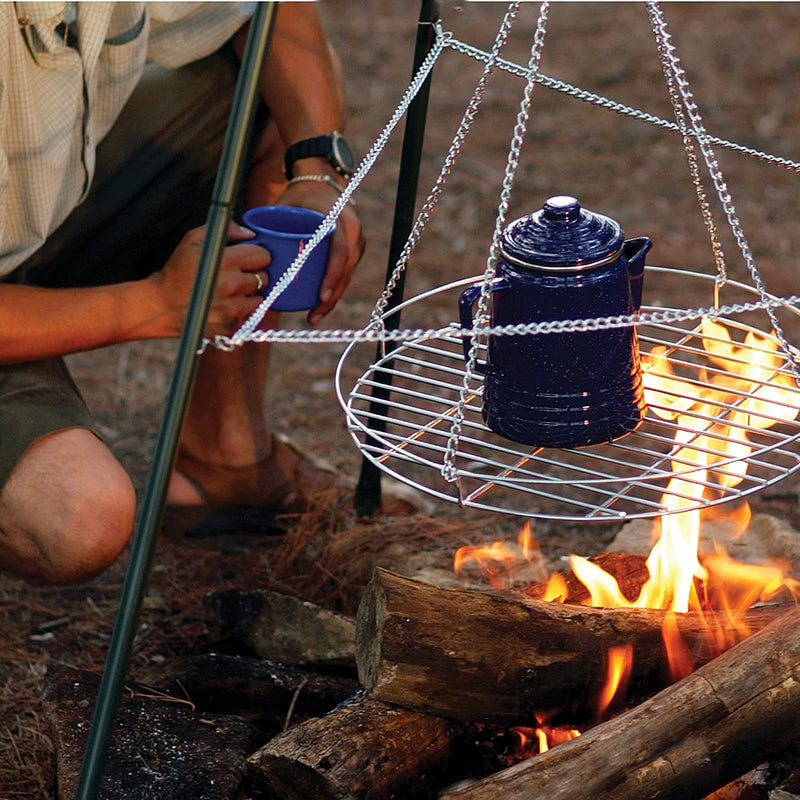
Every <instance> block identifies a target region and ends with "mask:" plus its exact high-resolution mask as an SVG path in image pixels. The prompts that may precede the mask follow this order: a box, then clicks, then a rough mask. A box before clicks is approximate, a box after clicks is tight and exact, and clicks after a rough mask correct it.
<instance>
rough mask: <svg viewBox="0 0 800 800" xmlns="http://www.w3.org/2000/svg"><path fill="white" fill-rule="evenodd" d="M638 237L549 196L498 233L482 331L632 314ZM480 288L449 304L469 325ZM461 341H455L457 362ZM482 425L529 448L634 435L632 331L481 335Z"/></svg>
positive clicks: (642, 243) (636, 387)
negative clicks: (483, 341) (454, 304)
mask: <svg viewBox="0 0 800 800" xmlns="http://www.w3.org/2000/svg"><path fill="white" fill-rule="evenodd" d="M651 246H652V242H651V241H650V240H649V239H648V238H646V237H639V238H636V239H628V240H626V239H625V236H624V234H623V232H622V229H621V228H620V226H619V224H618V223H617V222H615V221H614V220H612V219H610V218H609V217H606V216H603V215H602V214H596V213H593V212H591V211H587V210H586V209H583V208H581V206H580V204H579V203H578V201H577V200H576V199H575V198H574V197H567V196H558V197H551V198H550V199H549V200H548V201H547V202H546V203H545V204H544V207H543V208H542V209H541V210H540V211H537V212H536V213H534V214H531V215H529V216H526V217H522V218H520V219H517V220H515V221H514V222H512V223H510V224H509V225H508V226H507V227H506V229H505V230H504V232H503V235H502V237H501V242H500V257H499V259H498V263H497V270H496V275H495V278H494V280H493V281H492V283H491V285H490V287H489V289H490V291H491V304H490V309H489V311H490V317H491V320H490V324H491V325H492V326H503V325H517V324H521V323H522V324H527V323H536V322H549V321H553V320H583V319H592V318H599V317H608V316H615V315H625V314H632V313H635V312H637V311H638V310H639V308H640V305H641V300H642V280H643V276H644V266H645V255H646V254H647V252H648V251H649V250H650V247H651ZM480 293H481V286H480V284H475V285H473V286H470V287H469V288H468V289H466V291H464V292H463V293H462V294H461V297H460V300H459V311H460V321H461V326H462V328H472V327H473V306H474V304H475V302H476V300H477V299H478V297H479V296H480ZM469 345H470V341H469V338H468V337H467V338H465V339H464V351H465V355H466V354H467V353H468V351H469ZM475 368H476V370H477V371H479V372H481V373H482V374H483V376H484V389H483V405H482V415H483V419H484V421H485V423H486V425H487V427H489V428H490V429H491V430H493V431H495V432H496V433H498V434H499V435H501V436H503V437H504V438H506V439H510V440H512V441H515V442H520V443H522V444H526V445H534V446H538V447H562V448H573V447H583V446H587V445H592V444H599V443H602V442H609V441H611V440H613V439H616V438H618V437H620V436H622V435H623V434H625V433H628V432H630V431H632V430H633V429H635V428H636V427H637V425H639V423H640V422H641V420H642V418H643V417H644V413H645V402H644V390H643V386H642V371H641V363H640V359H639V345H638V340H637V336H636V329H635V328H634V327H622V328H607V329H605V330H594V331H575V332H568V333H547V334H545V333H540V334H520V335H516V334H514V335H495V336H490V337H489V341H488V347H487V354H486V361H485V362H484V361H478V362H477V363H476V365H475Z"/></svg>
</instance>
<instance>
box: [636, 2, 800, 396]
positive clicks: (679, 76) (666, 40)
mask: <svg viewBox="0 0 800 800" xmlns="http://www.w3.org/2000/svg"><path fill="white" fill-rule="evenodd" d="M646 8H647V13H648V14H649V16H650V21H651V24H652V27H653V32H654V34H655V36H656V40H657V41H658V43H659V55H661V57H662V63H663V64H664V68H665V70H669V71H670V72H671V74H672V77H673V79H674V81H675V84H676V85H677V87H678V90H679V92H680V95H681V99H682V101H683V107H684V108H685V110H686V113H687V114H688V116H689V120H690V122H691V125H692V129H693V130H694V132H695V137H696V139H697V142H698V144H699V146H700V151H701V153H702V154H703V158H704V160H705V163H706V167H707V168H708V171H709V174H710V175H711V180H712V182H713V183H714V188H715V189H716V190H717V196H718V197H719V201H720V203H721V204H722V207H723V209H724V211H725V216H726V218H727V220H728V224H729V225H730V228H731V231H732V233H733V236H734V239H735V240H736V243H737V244H738V245H739V250H740V251H741V254H742V257H743V258H744V261H745V264H746V266H747V269H748V271H749V273H750V277H751V278H752V280H753V285H754V286H755V288H756V290H757V291H758V293H759V295H760V296H761V298H762V299H766V298H767V297H768V294H767V289H766V286H765V284H764V281H763V279H762V277H761V273H760V272H759V271H758V267H757V266H756V263H755V259H754V258H753V253H752V251H751V249H750V245H749V244H748V242H747V239H746V238H745V235H744V231H743V230H742V226H741V223H740V221H739V217H738V215H737V213H736V208H735V207H734V205H733V199H732V198H731V194H730V192H729V191H728V186H727V184H726V183H725V180H724V178H723V176H722V170H721V169H720V166H719V162H718V161H717V157H716V155H715V154H714V150H713V148H712V146H711V143H710V142H709V141H708V136H707V134H706V131H705V126H704V125H703V120H702V117H701V116H700V111H699V109H698V108H697V104H696V103H695V101H694V97H693V95H692V92H691V89H690V88H689V82H688V80H687V79H686V73H685V72H684V70H683V67H682V65H681V62H680V59H679V58H678V56H677V54H676V52H675V46H674V45H673V43H672V37H671V36H670V34H669V31H668V29H667V23H666V21H665V20H664V16H663V14H662V11H661V7H660V6H659V4H658V3H656V2H648V3H646ZM765 310H766V312H767V315H768V316H769V319H770V322H771V323H772V328H773V331H774V333H775V338H776V339H777V340H778V342H779V343H780V345H781V347H782V349H783V351H784V353H785V355H786V357H787V359H788V361H789V365H790V367H791V369H792V373H793V374H794V376H795V378H796V379H797V380H800V365H798V361H797V355H796V353H795V352H794V351H793V349H792V347H791V345H790V344H789V342H788V340H787V339H786V335H785V333H784V332H783V328H782V326H781V324H780V321H779V320H778V317H777V316H776V314H775V311H774V309H773V308H772V307H770V306H767V307H765Z"/></svg>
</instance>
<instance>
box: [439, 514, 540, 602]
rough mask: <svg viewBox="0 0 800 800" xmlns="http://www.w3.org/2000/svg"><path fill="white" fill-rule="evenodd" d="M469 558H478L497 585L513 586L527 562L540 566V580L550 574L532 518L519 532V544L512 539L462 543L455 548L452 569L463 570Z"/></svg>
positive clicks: (497, 586)
mask: <svg viewBox="0 0 800 800" xmlns="http://www.w3.org/2000/svg"><path fill="white" fill-rule="evenodd" d="M470 562H475V563H476V564H477V565H478V566H479V567H480V568H481V570H482V571H483V574H484V575H485V577H486V579H487V580H488V581H489V583H490V584H491V585H492V586H494V588H495V589H502V588H505V587H509V586H513V585H514V581H515V579H516V577H517V575H518V573H519V572H520V570H521V569H522V568H523V567H524V566H532V567H534V568H536V567H540V570H538V571H540V572H541V575H540V576H539V577H540V578H541V580H544V579H545V578H546V577H547V573H546V571H545V570H544V566H543V563H544V561H543V559H542V552H541V550H540V548H539V543H538V541H537V540H536V537H535V536H534V535H533V532H532V530H531V526H530V523H529V522H526V523H525V524H524V525H523V526H522V528H521V529H520V531H519V533H518V534H517V543H516V546H515V545H514V544H513V543H509V542H504V541H502V540H497V541H495V542H492V544H490V545H477V546H473V545H463V546H462V547H459V548H458V550H456V554H455V557H454V559H453V570H454V572H455V573H456V575H458V574H460V573H461V571H462V570H463V569H464V568H465V566H466V565H467V564H469V563H470Z"/></svg>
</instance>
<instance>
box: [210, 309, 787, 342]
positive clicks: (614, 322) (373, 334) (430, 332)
mask: <svg viewBox="0 0 800 800" xmlns="http://www.w3.org/2000/svg"><path fill="white" fill-rule="evenodd" d="M798 304H800V295H792V296H791V297H771V296H768V297H767V299H763V300H758V301H754V302H750V303H732V304H729V305H723V306H719V305H714V306H710V307H704V308H688V309H675V308H668V309H661V310H656V311H647V312H641V313H639V314H626V315H618V316H610V317H592V318H590V319H561V320H551V321H548V322H527V323H518V324H515V325H496V326H484V325H478V326H477V327H473V328H461V327H460V326H458V325H457V324H455V323H451V325H450V326H449V327H447V328H446V329H445V330H446V331H447V332H448V333H450V334H451V335H453V336H458V337H463V338H472V337H475V336H481V337H489V336H538V335H542V334H558V333H581V332H585V331H602V330H609V329H611V328H629V327H643V326H647V325H671V324H673V323H678V322H690V321H692V320H700V319H703V318H704V317H709V318H711V319H717V318H725V317H730V316H735V315H737V314H744V313H747V312H752V311H764V310H765V309H767V308H789V309H790V310H792V311H793V312H795V313H800V312H798V309H797V308H796V306H798ZM442 331H443V329H442V328H403V329H395V330H387V329H385V328H383V327H381V326H370V327H368V328H364V329H361V330H354V329H349V328H338V329H330V330H307V329H298V330H286V329H281V328H270V329H267V330H259V331H254V332H253V333H251V334H249V336H248V341H250V342H258V343H261V344H265V343H267V342H270V343H277V342H280V343H283V344H330V343H334V344H335V343H339V344H342V343H343V344H349V343H352V342H410V341H417V340H421V339H434V338H436V337H439V336H441V335H442ZM208 345H213V346H214V347H216V348H218V349H220V350H226V351H230V350H235V349H236V347H237V346H238V345H239V342H238V341H234V339H233V338H231V337H227V336H216V337H214V339H213V340H208V339H207V340H206V344H205V345H204V347H203V349H202V350H201V351H200V352H201V353H202V352H203V351H204V350H205V349H206V347H207V346H208Z"/></svg>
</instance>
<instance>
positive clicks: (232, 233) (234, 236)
mask: <svg viewBox="0 0 800 800" xmlns="http://www.w3.org/2000/svg"><path fill="white" fill-rule="evenodd" d="M254 237H255V233H253V231H251V230H250V228H245V227H244V225H238V224H237V223H235V222H229V223H228V229H227V241H229V242H241V241H245V240H247V239H253V238H254Z"/></svg>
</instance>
